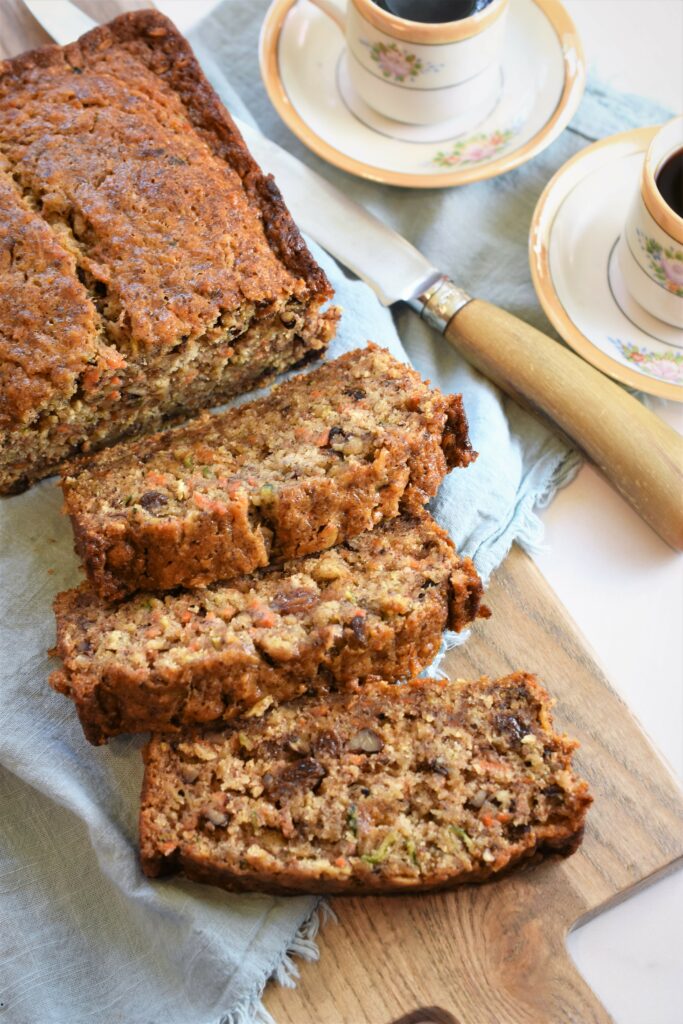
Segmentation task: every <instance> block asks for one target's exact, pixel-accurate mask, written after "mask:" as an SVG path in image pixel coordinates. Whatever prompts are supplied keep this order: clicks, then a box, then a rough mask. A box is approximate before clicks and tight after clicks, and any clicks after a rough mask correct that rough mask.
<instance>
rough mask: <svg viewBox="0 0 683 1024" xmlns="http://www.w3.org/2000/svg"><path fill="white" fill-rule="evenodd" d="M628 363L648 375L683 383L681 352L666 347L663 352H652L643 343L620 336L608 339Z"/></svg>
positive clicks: (682, 355)
mask: <svg viewBox="0 0 683 1024" xmlns="http://www.w3.org/2000/svg"><path fill="white" fill-rule="evenodd" d="M609 340H610V341H611V342H612V344H613V345H614V347H615V348H616V349H617V351H618V352H619V355H620V356H621V357H622V358H623V359H625V360H626V362H628V363H633V365H634V366H636V367H637V368H638V369H639V370H640V371H641V373H646V374H647V375H648V376H649V377H657V378H658V379H659V380H665V381H667V382H669V383H671V384H683V352H674V351H673V350H672V349H666V350H665V351H664V352H653V351H652V349H649V348H645V346H644V345H636V344H635V343H634V342H632V341H622V340H621V338H610V339H609Z"/></svg>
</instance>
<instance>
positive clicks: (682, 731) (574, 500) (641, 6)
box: [157, 0, 683, 1024]
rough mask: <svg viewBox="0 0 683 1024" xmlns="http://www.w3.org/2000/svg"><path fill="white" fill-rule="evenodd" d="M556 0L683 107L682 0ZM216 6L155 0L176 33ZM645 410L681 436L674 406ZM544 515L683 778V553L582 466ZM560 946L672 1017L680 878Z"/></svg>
mask: <svg viewBox="0 0 683 1024" xmlns="http://www.w3.org/2000/svg"><path fill="white" fill-rule="evenodd" d="M565 2H566V6H567V8H568V10H569V12H570V13H571V15H572V17H573V18H574V19H575V22H576V25H577V28H578V29H579V32H580V33H581V36H582V38H583V42H584V47H585V51H586V56H587V60H588V62H589V64H590V65H592V66H594V67H595V68H596V69H597V70H598V71H599V73H600V74H601V76H602V77H603V78H604V79H606V80H607V81H608V82H610V83H612V84H613V85H615V86H617V87H620V88H623V89H626V90H629V91H632V92H638V93H643V94H645V95H648V96H650V97H652V98H654V99H657V100H659V101H660V102H662V103H664V104H666V105H668V106H669V107H671V108H672V109H673V110H674V111H676V112H680V111H681V109H683V61H682V60H681V53H682V51H683V0H565ZM214 3H215V0H157V5H158V6H159V7H160V8H161V9H162V10H164V11H165V13H167V14H168V15H169V16H170V17H172V18H173V19H174V21H175V22H176V24H177V25H178V26H179V28H181V29H183V30H186V29H187V28H189V27H190V25H192V24H193V23H194V22H195V21H196V20H198V18H200V17H202V16H204V14H205V13H206V12H208V11H209V10H210V9H211V8H212V7H213V6H214ZM254 73H255V74H256V73H257V69H256V65H255V69H254ZM653 406H654V407H656V409H657V411H658V412H659V414H660V415H662V416H664V417H665V418H666V419H667V420H668V421H669V422H670V423H672V424H673V425H674V426H676V427H677V429H678V430H679V431H681V432H682V433H683V405H680V406H674V405H673V404H672V403H669V404H667V403H663V402H653ZM682 500H683V495H682ZM544 520H545V524H546V531H547V532H546V550H545V551H543V553H542V554H540V555H539V556H538V564H539V566H540V567H541V569H542V571H543V573H544V575H545V576H546V578H547V580H548V581H549V583H550V585H551V586H552V587H553V589H554V590H555V591H556V593H557V594H558V596H559V597H560V599H561V600H562V601H563V603H564V604H565V606H566V607H567V609H568V610H569V612H570V614H571V615H572V616H573V618H574V619H575V621H576V623H577V624H578V626H579V628H580V629H581V630H582V632H583V634H584V636H585V637H586V639H587V640H588V643H589V644H590V645H591V646H592V648H593V650H594V651H595V653H596V655H597V658H598V661H599V662H600V663H601V664H602V666H603V667H604V669H605V671H606V673H607V676H608V678H609V679H610V680H611V682H612V684H613V685H614V687H615V688H616V689H617V690H618V691H619V693H620V694H621V696H622V697H623V698H624V700H625V701H626V703H627V704H628V705H629V707H630V708H631V709H632V711H633V712H634V713H635V714H636V716H637V717H638V718H639V720H640V721H641V723H642V724H643V726H644V728H645V730H646V731H647V732H648V733H649V735H650V737H651V739H652V740H653V742H654V744H655V745H656V746H657V747H658V749H659V750H660V751H661V753H662V754H663V756H664V757H665V758H666V759H667V760H668V761H669V763H670V765H671V766H672V769H673V770H674V771H676V772H677V774H678V775H679V778H680V777H683V628H682V627H683V557H681V556H675V555H674V554H673V553H672V552H671V551H670V550H669V549H668V548H667V547H666V546H665V545H664V544H663V543H662V542H661V541H659V539H658V538H657V537H656V536H655V535H654V534H653V533H652V532H651V531H650V530H649V529H648V527H646V526H645V525H644V524H643V523H642V522H641V520H640V519H638V517H637V516H636V515H635V514H634V513H633V512H632V511H631V509H630V508H629V507H628V506H627V505H626V504H625V503H624V502H623V501H622V500H621V498H620V497H619V496H618V495H617V494H616V493H615V492H614V491H613V490H612V489H611V488H610V487H609V486H608V485H607V484H606V483H605V481H604V480H603V479H602V477H601V476H600V475H599V474H598V473H597V472H596V471H595V470H594V469H592V468H591V467H588V466H586V467H584V469H583V470H582V471H581V473H580V474H579V476H578V477H577V479H576V480H575V481H574V482H573V483H572V484H571V486H569V487H568V488H566V490H565V491H563V492H562V493H560V494H559V495H558V497H557V498H556V500H555V501H554V502H553V504H552V505H551V506H550V508H549V509H548V510H547V511H546V512H545V513H544ZM681 827H682V828H683V823H682V825H681ZM624 841H625V842H627V841H628V837H624ZM569 948H570V951H571V953H572V955H573V956H574V958H575V961H576V963H577V965H578V967H579V969H580V971H581V972H582V973H583V975H584V976H585V977H586V979H587V981H588V982H589V984H590V985H591V986H592V988H593V989H594V991H595V992H596V994H597V995H598V996H599V998H600V999H601V1000H602V1002H603V1003H604V1005H605V1006H606V1007H607V1009H608V1010H609V1011H610V1013H611V1014H612V1015H613V1017H614V1019H615V1021H616V1022H617V1024H681V1022H683V981H682V979H683V872H679V873H678V874H677V875H673V876H670V877H669V878H667V879H664V880H661V881H659V882H658V883H657V884H655V885H653V886H651V887H650V888H649V889H647V890H645V891H643V892H641V893H639V894H638V895H637V896H634V897H632V898H631V899H629V900H628V901H626V902H625V903H623V904H621V906H619V907H616V908H614V909H612V910H610V911H608V912H607V913H604V914H602V915H600V917H598V918H596V919H595V920H593V921H591V922H590V923H589V924H587V925H585V926H583V927H582V928H580V929H578V930H577V931H576V932H574V934H573V935H572V936H571V937H570V940H569ZM501 1024H505V1022H504V1021H501ZM573 1024H583V1022H579V1021H576V1022H573Z"/></svg>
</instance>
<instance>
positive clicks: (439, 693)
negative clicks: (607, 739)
mask: <svg viewBox="0 0 683 1024" xmlns="http://www.w3.org/2000/svg"><path fill="white" fill-rule="evenodd" d="M550 703H551V702H550V700H549V698H548V695H547V694H546V692H545V690H544V689H543V688H542V687H540V686H539V685H538V683H536V681H535V680H534V678H533V677H532V676H529V675H526V674H524V673H521V672H519V673H516V674H514V675H511V676H507V677H505V678H504V679H499V680H496V681H491V680H489V679H486V678H483V679H480V680H478V681H476V682H463V681H462V680H459V681H455V682H448V681H445V680H444V681H437V680H430V679H417V680H414V681H412V682H410V683H407V684H400V683H398V684H388V683H386V682H374V683H372V682H371V683H367V684H366V685H365V686H364V687H361V688H360V689H359V690H358V691H357V692H355V693H339V694H336V695H332V696H325V697H303V698H300V699H299V700H296V701H293V702H291V703H289V704H284V705H281V706H279V707H277V708H273V709H271V710H270V711H269V712H267V713H266V714H264V715H263V716H262V717H251V718H248V719H243V720H241V721H238V722H236V723H235V724H234V727H233V728H227V729H225V730H224V731H222V732H188V733H185V734H181V735H180V736H177V737H165V736H156V737H153V738H152V740H151V742H150V743H149V744H148V746H147V748H146V751H145V755H144V756H145V777H144V784H143V793H142V807H141V814H140V846H141V854H142V865H143V868H144V870H145V872H146V873H147V874H148V875H150V876H152V877H154V876H157V875H163V874H169V873H173V872H181V873H182V874H184V875H185V876H186V877H187V878H192V879H195V880H196V881H199V882H210V883H212V884H215V885H220V886H222V887H223V888H226V889H232V890H263V891H266V892H275V893H278V892H279V893H294V892H319V893H340V894H344V893H348V894H357V893H371V892H377V893H379V892H410V891H418V890H425V889H438V888H445V887H448V886H452V885H456V884H458V883H460V882H473V881H482V880H484V879H486V878H490V877H492V876H495V875H497V874H499V873H500V872H501V871H503V870H504V869H505V868H507V867H509V866H510V865H511V864H513V863H514V862H516V861H518V860H520V859H521V858H524V857H529V856H532V855H533V854H535V853H548V852H552V851H559V852H561V853H564V854H567V853H571V852H573V850H575V849H576V847H577V845H578V843H579V842H580V839H581V836H582V832H583V826H584V819H585V816H586V811H587V809H588V807H589V805H590V803H591V797H590V794H589V792H588V786H587V784H586V782H584V781H583V780H582V779H580V778H579V777H578V776H577V775H576V773H575V772H574V770H573V768H572V765H571V755H572V751H573V750H574V748H575V747H576V743H575V742H573V741H571V740H569V739H567V737H566V736H562V735H558V734H557V733H555V732H554V731H553V726H552V720H551V717H550Z"/></svg>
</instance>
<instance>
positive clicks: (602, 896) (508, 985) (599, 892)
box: [265, 548, 683, 1024]
mask: <svg viewBox="0 0 683 1024" xmlns="http://www.w3.org/2000/svg"><path fill="white" fill-rule="evenodd" d="M487 600H488V603H489V604H490V606H491V608H492V610H493V617H492V618H491V619H490V620H488V622H486V621H484V622H480V623H479V624H478V625H477V626H476V627H475V629H474V630H473V632H472V636H471V638H470V640H469V641H468V642H467V644H465V645H464V646H463V647H459V648H455V650H453V651H451V652H450V654H449V655H448V656H447V659H446V661H445V664H444V667H445V669H446V671H447V672H448V674H449V675H451V676H464V677H476V676H478V675H481V674H486V675H492V676H493V675H501V674H504V673H507V672H509V671H511V670H513V669H516V668H523V669H526V670H527V671H532V672H536V673H537V674H538V676H539V678H540V679H541V680H542V681H543V682H544V683H545V684H546V686H547V688H548V689H549V690H550V692H551V693H552V695H553V696H554V697H555V698H556V699H557V705H556V708H555V719H556V722H557V724H558V726H559V727H560V728H561V729H564V730H565V731H566V732H568V733H570V735H572V736H575V737H576V738H577V739H579V740H580V741H581V748H580V750H579V752H578V754H577V755H576V763H577V767H578V769H579V771H580V772H581V773H582V774H583V775H584V776H585V777H586V778H587V779H588V781H589V783H590V786H591V789H592V791H593V795H594V797H595V803H594V805H593V807H592V809H591V811H590V812H589V815H588V824H587V828H586V835H585V839H584V842H583V845H582V846H581V848H580V850H579V851H578V853H576V854H575V855H574V856H573V857H569V858H568V859H567V860H559V859H553V860H552V861H550V860H548V861H545V862H544V863H542V864H540V865H530V866H529V867H527V868H522V869H521V870H517V871H516V872H515V873H511V874H510V875H508V876H507V877H506V878H503V879H501V880H500V881H498V882H491V883H487V884H486V885H480V886H476V885H472V886H466V887H462V888H460V889H456V890H454V891H453V892H450V893H439V894H435V895H431V896H397V897H384V898H378V897H372V898H366V899H361V898H353V899H346V900H345V899H339V898H337V899H334V900H332V901H331V904H332V907H333V909H334V912H335V914H336V915H337V917H338V923H336V924H334V923H328V924H327V925H326V926H325V928H324V929H323V931H322V933H321V935H320V937H319V945H320V954H321V955H320V962H319V963H315V964H311V963H305V964H303V965H302V966H301V981H300V982H299V984H298V986H297V988H296V989H283V988H280V987H277V986H274V985H271V986H270V987H269V989H268V991H267V993H266V1000H265V1002H266V1005H267V1007H268V1009H269V1010H270V1012H271V1013H272V1015H273V1017H274V1018H275V1020H276V1021H277V1022H278V1024H389V1022H396V1024H398V1022H399V1021H400V1024H603V1022H606V1021H608V1020H610V1017H609V1015H608V1014H607V1012H606V1011H605V1009H604V1008H603V1007H602V1006H601V1005H600V1003H599V1002H598V1001H597V999H596V997H595V996H594V995H593V993H592V992H591V990H590V989H589V988H588V986H587V985H586V983H585V982H584V981H583V980H582V978H581V977H580V975H579V974H578V973H577V971H576V969H575V968H574V966H573V964H572V961H571V959H570V957H569V955H568V953H567V946H566V940H567V934H568V933H569V931H570V930H571V929H572V928H574V927H576V925H577V924H579V923H581V922H582V921H586V920H587V919H588V918H590V917H592V916H594V915H595V914H597V913H599V912H600V911H601V910H604V909H606V908H607V907H609V906H611V905H613V904H614V903H618V902H619V901H620V900H623V899H625V898H626V897H627V896H628V895H630V894H631V893H633V892H635V891H636V889H638V888H640V887H641V886H643V885H646V884H648V883H649V882H652V881H654V880H655V879H656V878H657V877H658V876H659V875H661V874H663V873H666V872H668V871H670V870H673V869H674V867H675V866H676V865H677V864H678V865H679V866H680V864H681V863H682V862H683V796H682V794H681V791H680V789H679V788H678V785H677V783H676V781H675V779H674V778H673V777H672V775H671V774H670V772H669V770H668V769H667V767H666V766H665V765H664V763H663V762H662V761H661V760H660V758H659V757H658V755H657V754H656V753H655V751H654V750H653V748H652V746H651V745H650V743H649V742H648V740H647V738H646V737H645V734H644V733H643V732H642V730H641V728H640V726H639V725H638V723H637V722H636V720H635V719H634V718H633V716H632V715H631V713H630V711H629V710H628V708H627V707H626V705H625V704H624V703H623V702H622V700H621V699H620V698H619V697H618V696H617V694H616V693H615V692H614V690H613V689H612V688H611V687H610V685H609V683H608V682H607V680H606V679H605V677H604V675H603V674H602V672H601V671H600V669H599V668H598V666H597V665H596V663H595V660H594V659H593V657H592V655H591V653H590V651H589V650H588V649H587V647H586V644H585V641H583V640H582V639H581V637H580V636H579V634H578V632H577V629H576V627H575V626H574V625H573V623H572V622H571V620H570V619H569V617H568V615H567V613H566V611H565V610H564V609H563V607H562V606H561V604H560V603H559V601H558V599H557V598H556V597H555V595H554V594H553V592H552V591H551V589H550V587H549V586H548V584H547V583H546V581H545V580H544V578H543V577H542V576H541V574H540V572H539V570H538V569H537V568H536V566H535V565H534V563H533V562H532V561H531V560H530V559H529V558H528V557H527V556H526V555H525V554H524V553H523V552H522V551H521V550H520V549H519V548H513V550H512V553H511V554H510V556H509V557H508V559H507V561H506V562H505V564H504V565H503V566H502V567H501V568H500V569H499V570H498V572H497V573H496V575H495V577H494V579H493V580H492V582H491V585H490V587H489V589H488V594H487ZM645 685H646V682H645Z"/></svg>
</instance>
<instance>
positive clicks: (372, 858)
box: [361, 832, 397, 865]
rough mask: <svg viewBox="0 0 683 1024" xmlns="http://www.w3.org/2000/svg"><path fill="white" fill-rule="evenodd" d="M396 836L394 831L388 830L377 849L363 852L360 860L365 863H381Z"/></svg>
mask: <svg viewBox="0 0 683 1024" xmlns="http://www.w3.org/2000/svg"><path fill="white" fill-rule="evenodd" d="M396 838H397V836H396V833H395V832H388V833H387V834H386V835H385V837H384V839H383V840H382V842H381V843H380V844H379V846H378V847H377V849H376V850H374V851H373V852H372V853H364V854H363V856H362V857H361V860H364V861H365V863H366V864H372V865H375V864H382V863H383V862H384V861H385V860H386V859H387V857H388V856H389V853H390V851H391V848H392V846H393V845H394V843H395V842H396Z"/></svg>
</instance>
